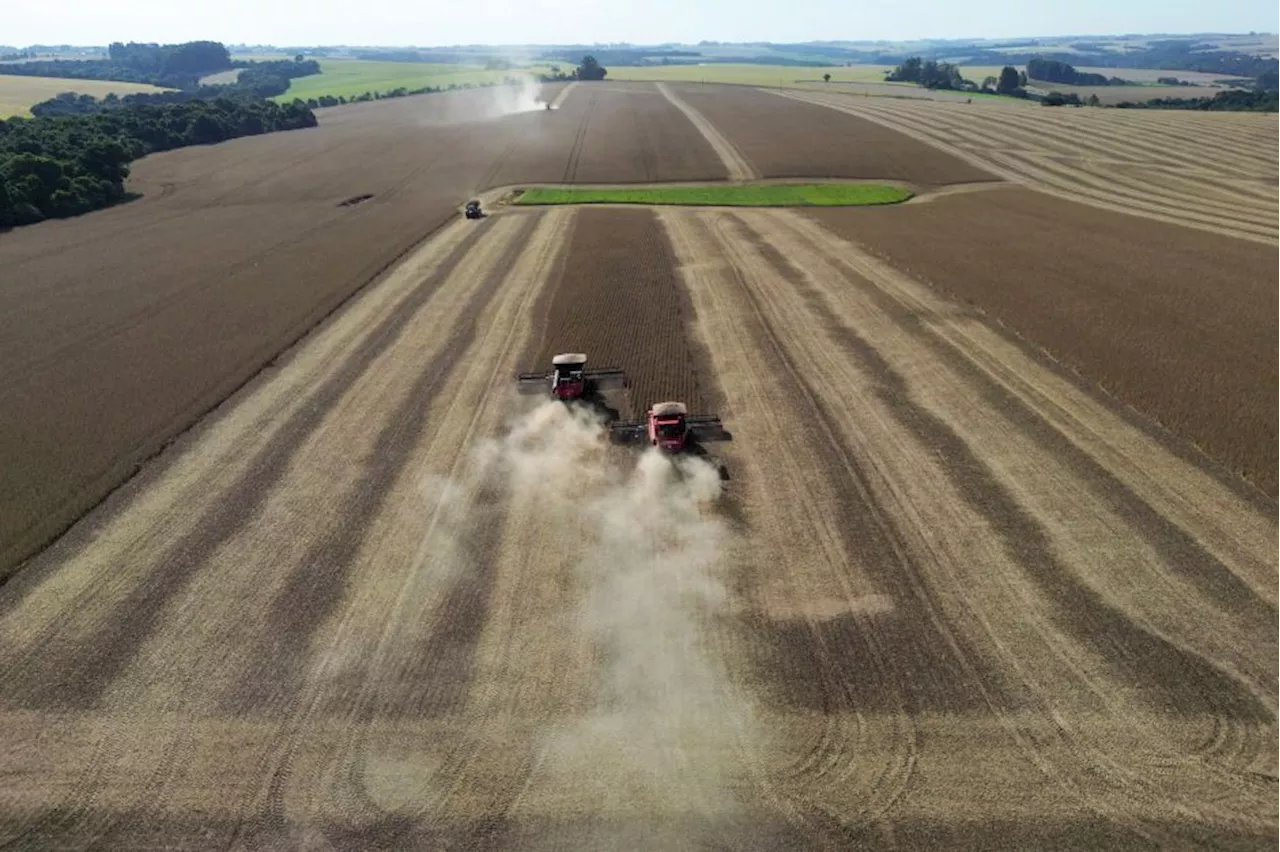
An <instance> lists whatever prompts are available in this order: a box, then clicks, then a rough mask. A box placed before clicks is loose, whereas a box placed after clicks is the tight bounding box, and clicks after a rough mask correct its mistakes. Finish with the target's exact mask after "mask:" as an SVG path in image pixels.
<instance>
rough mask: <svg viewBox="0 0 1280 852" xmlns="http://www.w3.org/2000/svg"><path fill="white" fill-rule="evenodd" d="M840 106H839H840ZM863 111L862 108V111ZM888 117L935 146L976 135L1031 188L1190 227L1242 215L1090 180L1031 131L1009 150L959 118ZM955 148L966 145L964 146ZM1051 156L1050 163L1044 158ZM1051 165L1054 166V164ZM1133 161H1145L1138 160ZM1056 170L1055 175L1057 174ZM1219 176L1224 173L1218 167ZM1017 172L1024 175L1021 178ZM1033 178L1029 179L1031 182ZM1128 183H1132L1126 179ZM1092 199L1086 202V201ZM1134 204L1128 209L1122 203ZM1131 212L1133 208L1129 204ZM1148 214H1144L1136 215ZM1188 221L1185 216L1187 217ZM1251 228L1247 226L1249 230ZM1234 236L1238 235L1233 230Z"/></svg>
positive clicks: (1195, 199) (982, 147)
mask: <svg viewBox="0 0 1280 852" xmlns="http://www.w3.org/2000/svg"><path fill="white" fill-rule="evenodd" d="M837 108H838V107H837ZM859 114H861V113H859ZM884 116H885V120H886V121H892V122H896V123H898V124H899V125H901V127H899V129H900V130H903V132H907V129H908V128H909V129H912V130H914V131H918V132H919V133H921V134H923V135H924V136H927V137H929V138H930V139H933V140H934V142H935V144H936V145H939V146H947V147H950V148H956V145H955V143H954V142H953V141H952V138H953V137H955V136H962V137H968V138H971V139H972V140H973V144H974V146H975V148H977V149H978V150H979V151H984V152H985V153H984V154H971V155H972V156H976V157H979V158H985V159H984V162H986V163H988V168H990V167H991V166H995V167H996V168H998V169H1004V170H1006V171H1007V172H1008V175H1009V176H1010V178H1011V179H1013V180H1016V181H1018V182H1020V183H1024V184H1026V185H1029V186H1031V188H1033V189H1038V190H1041V191H1046V188H1054V189H1057V190H1060V191H1062V192H1065V193H1075V194H1076V195H1078V196H1079V197H1078V198H1077V199H1076V200H1084V199H1086V198H1096V199H1098V200H1103V201H1105V200H1107V199H1113V198H1114V199H1119V200H1122V201H1128V202H1129V203H1130V204H1131V205H1132V207H1133V208H1136V209H1138V210H1143V211H1146V214H1149V215H1151V216H1152V217H1154V218H1158V217H1160V216H1171V217H1174V218H1173V219H1171V220H1170V221H1176V223H1179V224H1187V225H1190V226H1192V227H1198V225H1194V224H1191V223H1197V222H1198V223H1201V224H1202V225H1204V226H1206V227H1209V228H1211V229H1212V228H1216V227H1221V225H1220V224H1219V221H1220V220H1221V219H1222V218H1225V219H1227V220H1232V219H1237V218H1239V217H1237V216H1234V215H1231V213H1232V212H1234V210H1235V209H1236V208H1234V207H1226V208H1225V211H1226V213H1227V215H1226V216H1225V217H1217V219H1215V217H1213V216H1211V215H1210V216H1204V215H1200V214H1193V213H1189V212H1188V207H1191V208H1201V209H1204V210H1205V212H1206V213H1209V212H1211V210H1212V208H1214V207H1217V206H1218V205H1217V204H1216V203H1215V202H1213V201H1212V200H1211V199H1208V198H1206V197H1205V196H1204V195H1203V194H1197V195H1192V196H1188V197H1173V198H1170V199H1169V200H1170V201H1171V202H1172V204H1171V205H1170V204H1160V203H1158V202H1159V200H1160V198H1161V197H1166V198H1168V197H1169V196H1168V193H1166V192H1161V191H1160V190H1159V188H1156V187H1147V186H1138V187H1137V188H1136V192H1130V191H1118V190H1117V189H1115V188H1114V187H1115V184H1114V183H1113V182H1109V181H1106V180H1092V179H1090V178H1089V177H1088V174H1087V172H1085V171H1083V170H1079V169H1068V168H1067V167H1066V166H1063V165H1061V164H1058V163H1057V162H1056V161H1057V159H1059V158H1071V157H1078V156H1079V155H1078V153H1073V152H1072V151H1070V150H1063V151H1056V150H1053V149H1049V148H1046V147H1045V146H1044V145H1043V143H1040V144H1037V137H1036V136H1035V135H1034V134H1032V133H1031V132H1027V133H1026V134H1024V135H1025V136H1026V137H1027V141H1028V144H1030V145H1031V146H1032V150H1028V151H1020V150H1017V149H1010V148H1009V147H1008V145H1007V140H1006V139H1005V138H1004V137H1001V136H986V135H984V134H983V133H982V131H981V130H978V129H975V128H974V127H973V126H972V125H968V124H965V123H964V122H959V123H956V124H947V123H946V122H945V120H943V121H942V122H939V121H935V120H929V121H926V120H925V119H924V117H922V116H915V115H906V114H901V113H895V112H886V113H884ZM943 129H945V130H946V131H947V135H946V136H945V137H944V136H943V135H941V134H940V132H939V131H940V130H943ZM957 150H967V149H965V148H963V146H960V147H958V148H957ZM1097 150H1099V152H1100V153H1104V154H1106V153H1110V152H1109V150H1108V149H1097ZM1046 161H1047V162H1046ZM1050 164H1051V165H1050ZM1134 165H1135V166H1139V165H1142V163H1140V162H1135V163H1134ZM1055 175H1057V177H1055ZM1219 175H1220V176H1221V172H1219ZM1017 176H1021V178H1024V179H1020V178H1019V177H1017ZM1028 182H1029V183H1028ZM1124 183H1126V184H1127V183H1128V181H1127V180H1125V181H1124ZM1086 203H1088V202H1086ZM1249 206H1250V207H1251V208H1252V207H1255V206H1256V203H1250V204H1249ZM1124 209H1130V208H1124ZM1130 212H1134V210H1131V209H1130ZM1138 215H1144V214H1141V213H1140V214H1138ZM1184 220H1185V221H1184ZM1256 224H1257V221H1256V218H1255V219H1254V220H1250V225H1256ZM1246 230H1248V229H1246ZM1230 233H1231V234H1232V235H1235V236H1239V234H1237V233H1235V232H1234V231H1231V232H1230Z"/></svg>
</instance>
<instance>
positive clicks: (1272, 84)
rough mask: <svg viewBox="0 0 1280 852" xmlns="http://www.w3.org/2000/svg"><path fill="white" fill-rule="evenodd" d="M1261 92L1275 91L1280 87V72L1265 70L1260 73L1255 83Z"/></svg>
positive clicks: (1255, 86)
mask: <svg viewBox="0 0 1280 852" xmlns="http://www.w3.org/2000/svg"><path fill="white" fill-rule="evenodd" d="M1254 88H1256V89H1257V90H1258V91H1259V92H1274V91H1276V89H1277V88H1280V74H1277V72H1275V71H1264V72H1263V73H1261V74H1259V75H1258V79H1257V82H1256V83H1255V84H1254Z"/></svg>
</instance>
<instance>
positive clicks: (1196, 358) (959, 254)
mask: <svg viewBox="0 0 1280 852" xmlns="http://www.w3.org/2000/svg"><path fill="white" fill-rule="evenodd" d="M878 212H879V213H880V214H881V215H873V216H867V215H861V213H860V211H857V210H831V211H822V212H814V214H813V215H814V216H815V217H817V218H818V220H819V221H821V222H822V223H823V224H824V225H826V226H827V227H829V228H831V229H832V230H833V231H835V232H836V233H839V234H842V235H844V236H845V237H847V238H849V239H851V240H855V241H857V242H859V243H861V244H862V245H864V246H866V247H867V248H868V249H870V250H871V251H872V252H874V253H875V254H876V255H878V256H880V257H883V258H884V259H886V260H887V261H888V262H889V263H890V264H892V265H893V266H894V267H895V268H897V269H902V270H909V271H910V272H911V274H913V275H916V276H919V277H920V278H921V279H922V280H925V281H928V282H929V283H930V284H932V285H933V286H935V287H937V288H938V289H939V290H941V291H943V292H945V293H948V294H949V295H951V296H952V297H954V298H956V299H958V300H959V301H961V302H963V303H965V304H970V305H974V306H975V307H978V308H981V309H982V310H984V311H986V312H987V313H989V314H990V315H991V316H992V317H993V318H994V319H996V320H998V321H999V322H1000V323H1002V324H1004V325H1005V326H1007V327H1009V328H1011V329H1015V330H1016V331H1017V332H1018V333H1019V334H1020V335H1021V336H1022V337H1023V338H1024V339H1025V340H1026V341H1027V342H1029V343H1030V344H1032V345H1033V346H1036V347H1038V348H1041V349H1043V350H1045V351H1047V352H1050V353H1052V354H1053V356H1054V357H1055V358H1056V359H1057V360H1058V361H1059V362H1060V363H1062V364H1063V365H1064V366H1066V367H1068V368H1069V369H1071V370H1073V371H1075V372H1077V373H1079V374H1080V375H1082V376H1084V377H1085V378H1086V379H1087V380H1089V381H1090V382H1094V383H1097V384H1099V385H1101V386H1102V387H1103V388H1106V389H1107V390H1108V391H1109V392H1110V393H1111V394H1113V395H1114V396H1115V397H1116V398H1118V399H1120V400H1122V401H1123V402H1125V403H1128V404H1129V405H1132V406H1133V407H1134V408H1136V409H1138V410H1139V411H1142V412H1145V413H1146V414H1148V415H1150V416H1152V417H1155V418H1156V419H1157V420H1159V421H1160V422H1162V423H1163V424H1164V425H1165V426H1167V427H1168V428H1169V429H1170V430H1172V431H1173V432H1174V433H1176V434H1178V435H1182V436H1184V437H1187V438H1190V439H1191V440H1192V441H1193V442H1194V443H1196V444H1198V445H1199V446H1200V447H1202V448H1203V449H1204V450H1205V452H1207V453H1208V454H1209V455H1210V456H1212V457H1213V458H1216V459H1220V460H1221V461H1222V462H1223V463H1225V464H1226V465H1227V466H1228V467H1229V468H1231V469H1232V470H1233V471H1235V472H1236V473H1239V474H1242V475H1243V476H1245V477H1246V478H1247V479H1249V480H1250V481H1251V482H1253V483H1254V484H1256V485H1257V486H1258V487H1259V488H1260V489H1262V490H1263V491H1265V492H1267V493H1268V494H1271V495H1272V496H1273V497H1274V496H1275V494H1276V468H1277V464H1280V460H1278V459H1277V455H1276V435H1277V430H1280V424H1278V423H1277V414H1276V412H1277V410H1278V408H1280V402H1278V401H1277V398H1276V386H1277V383H1278V382H1280V376H1277V372H1276V339H1277V333H1278V330H1277V323H1276V316H1277V312H1278V311H1280V305H1278V304H1277V300H1276V294H1277V291H1278V290H1280V280H1278V279H1277V272H1276V252H1275V249H1272V248H1267V247H1265V246H1262V245H1258V244H1257V243H1252V242H1245V241H1242V240H1232V239H1228V238H1224V237H1220V236H1217V235H1216V234H1210V233H1205V232H1204V231H1197V230H1191V229H1182V230H1181V233H1180V234H1177V235H1176V236H1175V235H1173V234H1171V233H1170V231H1171V230H1172V229H1171V228H1169V226H1167V225H1163V224H1161V223H1158V222H1152V221H1150V220H1146V219H1141V218H1137V217H1133V216H1122V215H1119V214H1115V213H1110V212H1108V211H1105V210H1097V209H1095V208H1091V207H1086V206H1084V205H1079V204H1073V203H1071V202H1066V201H1062V200H1060V199H1056V198H1052V197H1050V196H1046V195H1042V194H1040V193H1036V192H1030V191H1028V190H1024V189H1001V190H997V191H994V192H984V193H982V194H980V195H953V196H949V197H943V198H939V199H937V200H936V201H931V202H930V203H928V204H919V205H910V206H907V207H903V208H901V209H900V210H893V211H890V210H883V211H878ZM921 234H928V235H929V241H928V247H927V250H921V245H920V235H921ZM1046 240H1048V241H1049V242H1050V243H1051V245H1050V246H1049V249H1050V251H1051V252H1052V254H1053V261H1052V262H1051V263H1046V262H1045V255H1046V251H1045V249H1046V246H1045V245H1044V241H1046ZM993 258H999V261H998V262H993Z"/></svg>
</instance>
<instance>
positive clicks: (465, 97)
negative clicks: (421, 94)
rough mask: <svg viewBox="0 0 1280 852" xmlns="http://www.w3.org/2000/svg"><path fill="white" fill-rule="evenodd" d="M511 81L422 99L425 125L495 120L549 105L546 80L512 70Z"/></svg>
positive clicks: (421, 118)
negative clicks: (545, 92) (543, 83)
mask: <svg viewBox="0 0 1280 852" xmlns="http://www.w3.org/2000/svg"><path fill="white" fill-rule="evenodd" d="M508 79H509V82H506V83H503V84H501V85H497V86H478V87H475V88H470V89H459V90H456V91H452V92H442V93H440V94H436V95H432V96H430V97H426V98H421V99H419V100H420V101H421V103H422V111H421V113H420V114H418V118H417V120H418V122H419V123H420V124H421V125H423V126H428V125H430V126H437V125H449V124H463V123H466V122H474V121H491V120H493V119H497V118H503V117H504V116H508V115H517V114H519V113H525V112H532V111H534V110H541V109H546V101H545V99H544V97H543V95H542V83H540V82H539V81H538V80H537V79H536V78H534V77H532V76H530V75H528V74H511V75H510V76H509V78H508Z"/></svg>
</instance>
